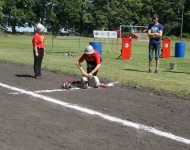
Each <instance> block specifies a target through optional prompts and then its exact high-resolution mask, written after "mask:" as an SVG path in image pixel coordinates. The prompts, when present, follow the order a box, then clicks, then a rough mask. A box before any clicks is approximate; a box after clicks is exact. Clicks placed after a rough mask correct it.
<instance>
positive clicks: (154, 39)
mask: <svg viewBox="0 0 190 150" xmlns="http://www.w3.org/2000/svg"><path fill="white" fill-rule="evenodd" d="M158 20H159V16H158V15H157V14H154V15H153V17H152V21H153V23H152V24H149V26H148V32H147V35H148V37H149V39H150V41H149V70H148V72H149V73H150V72H152V59H153V55H154V51H155V60H156V69H155V73H158V66H159V58H160V44H161V40H160V38H161V37H162V34H163V28H164V27H163V25H161V24H160V23H158Z"/></svg>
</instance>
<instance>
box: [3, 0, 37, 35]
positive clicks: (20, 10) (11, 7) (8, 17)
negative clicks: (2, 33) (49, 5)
mask: <svg viewBox="0 0 190 150" xmlns="http://www.w3.org/2000/svg"><path fill="white" fill-rule="evenodd" d="M33 6H34V3H33V0H6V1H5V4H4V6H3V13H4V15H5V18H4V22H6V21H7V25H8V26H10V27H11V28H12V32H13V33H15V32H16V26H18V27H24V26H26V23H29V26H31V21H32V20H33V17H35V14H34V13H33V10H32V8H33Z"/></svg>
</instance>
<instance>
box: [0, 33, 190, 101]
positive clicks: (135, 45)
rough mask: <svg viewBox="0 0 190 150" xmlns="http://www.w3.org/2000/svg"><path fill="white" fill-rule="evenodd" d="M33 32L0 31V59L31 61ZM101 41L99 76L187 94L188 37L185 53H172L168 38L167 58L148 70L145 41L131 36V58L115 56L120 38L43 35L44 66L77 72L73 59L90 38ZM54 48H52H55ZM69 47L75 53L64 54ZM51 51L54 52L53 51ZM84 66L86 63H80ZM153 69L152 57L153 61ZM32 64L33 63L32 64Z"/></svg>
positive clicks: (189, 79)
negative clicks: (13, 33)
mask: <svg viewBox="0 0 190 150" xmlns="http://www.w3.org/2000/svg"><path fill="white" fill-rule="evenodd" d="M31 40H32V35H31V36H29V35H28V36H26V35H4V34H0V41H1V42H0V59H1V60H7V61H11V62H16V63H22V64H28V65H32V64H33V54H32V44H31ZM93 41H99V42H102V58H103V61H102V67H101V69H100V70H99V73H98V76H99V78H100V79H107V80H109V81H112V82H114V81H118V82H122V83H125V84H126V85H129V86H134V87H136V88H139V87H144V88H150V89H153V90H156V91H167V92H172V93H176V94H177V95H179V96H184V97H190V86H189V84H190V74H189V72H190V51H189V49H190V41H183V42H185V45H186V51H185V57H184V58H179V57H174V53H175V43H176V42H179V41H176V40H175V41H174V40H171V52H170V58H167V59H166V58H165V59H164V58H161V59H160V66H159V73H158V74H155V73H147V71H148V41H140V40H132V59H131V60H121V59H118V56H119V55H120V49H121V41H120V40H119V39H117V40H112V39H109V40H107V39H94V38H84V37H81V38H78V37H72V38H69V39H68V38H54V39H53V47H52V37H51V36H49V35H47V36H45V43H46V55H45V57H44V60H43V64H42V66H43V69H46V70H53V71H57V72H64V73H67V74H69V75H80V71H79V70H78V68H77V67H76V65H75V63H76V61H77V60H78V59H79V57H80V55H81V54H82V53H83V51H84V48H85V46H86V45H88V43H89V42H93ZM54 51H55V52H54ZM68 51H72V52H73V53H74V55H75V56H74V57H68V56H66V54H67V52H68ZM53 52H54V53H53ZM171 62H176V63H177V70H170V63H171ZM83 66H84V67H85V66H86V65H85V63H83ZM153 67H154V68H153V69H155V60H154V61H153ZM31 68H32V67H31Z"/></svg>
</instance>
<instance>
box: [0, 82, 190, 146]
mask: <svg viewBox="0 0 190 150" xmlns="http://www.w3.org/2000/svg"><path fill="white" fill-rule="evenodd" d="M0 86H2V87H4V88H7V89H11V90H14V91H17V92H20V93H23V94H26V95H30V96H33V97H37V98H40V99H42V100H44V101H48V102H52V103H55V104H58V105H61V106H64V107H67V108H72V109H75V110H78V111H80V112H84V113H87V114H90V115H96V116H99V117H100V118H103V119H105V120H109V121H112V122H116V123H119V124H122V125H125V126H128V127H132V128H135V129H138V130H143V131H146V132H150V133H153V134H155V135H158V136H161V137H166V138H168V139H172V140H175V141H178V142H181V143H185V144H188V145H190V140H189V139H186V138H183V137H180V136H176V135H174V134H171V133H169V132H163V131H159V130H157V129H155V128H153V127H149V126H145V125H142V124H137V123H134V122H131V121H127V120H123V119H120V118H116V117H113V116H110V115H106V114H103V113H100V112H98V111H94V110H92V109H88V108H84V107H81V106H77V105H76V104H72V103H67V102H63V101H61V100H58V99H54V98H50V97H47V96H43V95H40V94H37V93H34V92H32V91H26V90H23V89H19V88H16V87H12V86H9V85H6V84H3V83H0Z"/></svg>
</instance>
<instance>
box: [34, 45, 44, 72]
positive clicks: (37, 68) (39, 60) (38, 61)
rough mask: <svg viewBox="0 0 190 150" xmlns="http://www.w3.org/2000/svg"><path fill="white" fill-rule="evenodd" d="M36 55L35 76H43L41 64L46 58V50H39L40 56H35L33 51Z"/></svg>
mask: <svg viewBox="0 0 190 150" xmlns="http://www.w3.org/2000/svg"><path fill="white" fill-rule="evenodd" d="M33 55H34V74H35V76H40V75H41V64H42V60H43V57H44V49H43V48H38V56H36V55H35V51H33Z"/></svg>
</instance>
